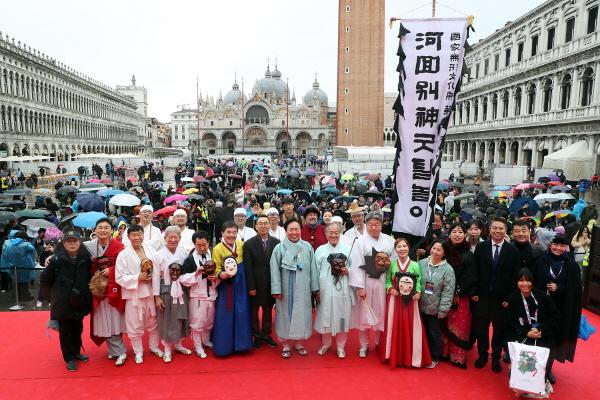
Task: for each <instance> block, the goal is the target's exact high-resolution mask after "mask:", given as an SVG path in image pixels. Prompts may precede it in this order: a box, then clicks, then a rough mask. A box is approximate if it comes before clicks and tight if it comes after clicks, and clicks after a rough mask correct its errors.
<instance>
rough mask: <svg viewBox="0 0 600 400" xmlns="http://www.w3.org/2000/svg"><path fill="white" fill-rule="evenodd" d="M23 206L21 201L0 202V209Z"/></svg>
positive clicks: (8, 200)
mask: <svg viewBox="0 0 600 400" xmlns="http://www.w3.org/2000/svg"><path fill="white" fill-rule="evenodd" d="M24 205H25V203H24V202H22V201H21V200H10V199H6V200H2V201H0V207H23V206H24Z"/></svg>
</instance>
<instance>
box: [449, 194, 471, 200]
mask: <svg viewBox="0 0 600 400" xmlns="http://www.w3.org/2000/svg"><path fill="white" fill-rule="evenodd" d="M472 198H475V193H461V194H458V195H456V196H454V200H464V199H472Z"/></svg>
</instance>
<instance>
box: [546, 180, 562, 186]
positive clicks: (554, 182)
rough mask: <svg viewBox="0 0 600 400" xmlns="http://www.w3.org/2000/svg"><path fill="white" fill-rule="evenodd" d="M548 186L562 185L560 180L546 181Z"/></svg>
mask: <svg viewBox="0 0 600 400" xmlns="http://www.w3.org/2000/svg"><path fill="white" fill-rule="evenodd" d="M548 186H562V182H560V181H552V182H548Z"/></svg>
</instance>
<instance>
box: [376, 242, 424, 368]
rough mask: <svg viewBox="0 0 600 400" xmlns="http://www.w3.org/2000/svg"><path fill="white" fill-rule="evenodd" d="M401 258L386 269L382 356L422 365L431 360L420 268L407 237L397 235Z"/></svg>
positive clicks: (394, 361)
mask: <svg viewBox="0 0 600 400" xmlns="http://www.w3.org/2000/svg"><path fill="white" fill-rule="evenodd" d="M394 250H395V251H396V253H397V254H398V259H397V260H394V261H393V262H392V265H391V266H390V268H389V269H388V271H387V277H386V281H385V289H386V292H387V304H386V313H385V321H384V322H385V328H384V331H383V335H381V338H380V342H379V358H380V359H381V361H382V362H385V363H389V364H390V366H391V367H396V366H404V367H416V368H420V367H423V366H425V365H429V364H431V355H430V353H429V345H428V342H427V335H425V330H424V329H423V323H422V322H421V316H420V313H419V298H420V295H421V277H420V275H421V270H420V268H419V264H417V263H416V262H414V261H411V260H410V258H409V257H408V253H409V251H410V247H409V244H408V241H407V240H406V239H404V238H399V239H396V242H395V243H394Z"/></svg>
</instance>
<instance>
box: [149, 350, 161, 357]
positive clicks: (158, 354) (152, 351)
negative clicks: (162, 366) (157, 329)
mask: <svg viewBox="0 0 600 400" xmlns="http://www.w3.org/2000/svg"><path fill="white" fill-rule="evenodd" d="M150 353H152V354H154V355H155V356H156V357H158V358H163V356H164V355H165V353H163V351H162V350H161V349H150Z"/></svg>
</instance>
